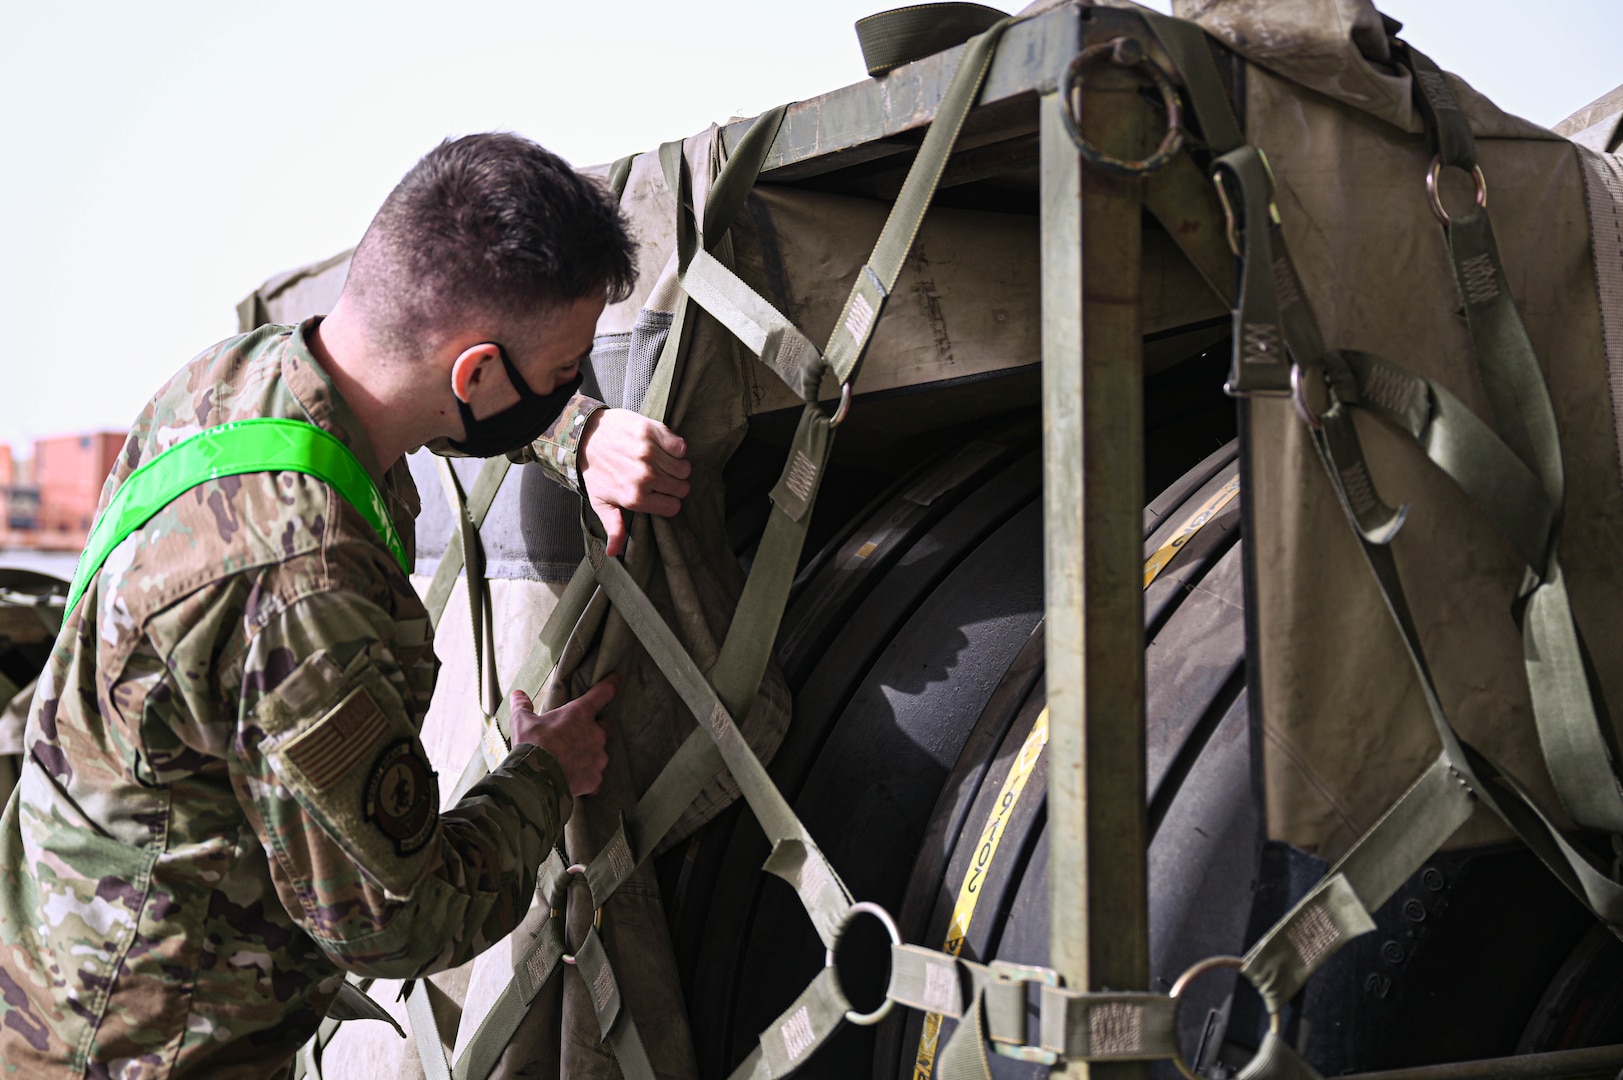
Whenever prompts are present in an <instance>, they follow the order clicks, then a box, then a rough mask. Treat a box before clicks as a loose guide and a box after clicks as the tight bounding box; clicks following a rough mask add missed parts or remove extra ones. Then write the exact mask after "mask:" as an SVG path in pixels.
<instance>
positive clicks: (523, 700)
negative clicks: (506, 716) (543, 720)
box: [507, 690, 535, 712]
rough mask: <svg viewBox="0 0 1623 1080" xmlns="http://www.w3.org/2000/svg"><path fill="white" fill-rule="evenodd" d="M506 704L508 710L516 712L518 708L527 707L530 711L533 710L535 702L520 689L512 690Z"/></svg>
mask: <svg viewBox="0 0 1623 1080" xmlns="http://www.w3.org/2000/svg"><path fill="white" fill-rule="evenodd" d="M507 704H508V711H509V712H518V711H519V710H520V709H528V710H530V711H531V712H534V711H535V702H533V701H531V700H530V695H529V694H526V693H525V692H524V691H522V690H514V691H513V692H512V694H510V695H509V696H508V702H507Z"/></svg>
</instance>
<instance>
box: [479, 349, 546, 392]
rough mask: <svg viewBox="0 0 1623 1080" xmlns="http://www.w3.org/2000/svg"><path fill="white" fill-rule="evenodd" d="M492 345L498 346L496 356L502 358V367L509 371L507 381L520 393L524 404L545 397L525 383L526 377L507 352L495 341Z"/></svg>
mask: <svg viewBox="0 0 1623 1080" xmlns="http://www.w3.org/2000/svg"><path fill="white" fill-rule="evenodd" d="M491 344H492V345H495V346H496V355H497V356H499V357H501V358H502V367H504V368H506V369H507V380H508V381H509V382H511V383H512V384H513V389H514V390H517V391H518V399H519V400H520V401H523V402H531V401H534V400H536V399H537V398H539V397H542V396H543V395H541V394H538V393H536V392H535V391H534V390H531V389H530V384H529V383H527V382H525V381H524V376H522V375H520V374H519V373H518V368H517V367H516V366H515V365H514V364H513V361H511V360H509V359H508V358H507V350H506V349H504V348H502V347H501V345H500V344H498V343H497V342H494V341H493V342H491Z"/></svg>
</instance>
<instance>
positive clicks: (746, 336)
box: [660, 105, 823, 400]
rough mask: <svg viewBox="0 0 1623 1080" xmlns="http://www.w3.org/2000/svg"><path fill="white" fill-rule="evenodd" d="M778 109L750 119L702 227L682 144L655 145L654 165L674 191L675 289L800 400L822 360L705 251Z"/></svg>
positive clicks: (764, 146) (745, 185) (735, 204)
mask: <svg viewBox="0 0 1623 1080" xmlns="http://www.w3.org/2000/svg"><path fill="white" fill-rule="evenodd" d="M785 111H787V106H782V105H780V106H778V107H777V108H775V109H769V110H767V111H766V112H764V113H762V114H761V115H760V116H758V117H756V118H755V121H754V123H752V124H751V125H750V128H749V130H748V131H747V132H745V133H744V137H743V138H742V139H740V140H739V142H738V145H737V146H736V147H734V149H733V152H732V155H731V156H730V157H729V158H728V159H727V164H726V165H725V166H724V167H723V168H722V170H721V172H720V173H719V174H718V175H717V177H716V181H715V183H714V184H713V185H712V186H711V188H710V191H709V194H708V195H707V197H706V199H705V212H704V231H703V232H702V233H701V232H699V231H697V230H696V229H695V227H694V222H693V214H692V209H691V208H692V204H693V199H692V193H691V191H690V184H689V182H688V177H687V171H686V170H685V169H684V168H683V158H682V153H681V148H682V144H681V143H669V144H667V146H668V147H670V148H671V149H669V150H667V149H666V148H665V147H662V148H661V153H660V164H661V165H662V166H663V167H664V170H665V182H666V185H667V186H668V187H669V188H670V190H671V192H672V194H673V195H674V196H676V207H677V213H676V250H677V279H678V280H679V281H680V282H681V283H682V288H683V290H685V291H686V293H687V295H688V296H689V297H690V298H691V299H692V300H693V301H694V302H695V303H697V304H698V305H699V306H700V307H702V308H704V309H705V311H707V312H709V314H710V315H711V317H713V318H714V319H715V320H716V321H717V322H719V323H721V324H722V325H723V326H725V327H726V328H727V329H728V330H730V331H732V333H733V336H734V337H736V338H738V340H739V341H740V342H742V343H743V344H744V346H745V347H746V348H748V349H749V350H750V351H751V352H753V353H754V354H755V355H756V357H757V358H759V359H760V361H761V363H763V364H765V365H766V366H767V367H769V368H771V369H772V370H773V371H774V372H775V373H776V374H777V375H778V377H779V378H781V379H782V380H783V382H784V384H785V385H787V386H788V387H789V388H790V389H791V390H793V391H794V392H795V393H796V394H798V395H800V396H801V397H802V398H805V399H807V400H816V393H817V388H816V386H815V384H814V385H812V387H811V391H810V396H809V397H808V396H807V391H806V389H805V386H806V384H807V381H808V376H810V377H815V375H816V374H817V373H818V372H820V370H821V368H822V360H823V358H822V354H821V353H819V352H818V351H817V346H815V345H813V344H812V343H811V339H810V338H808V337H806V335H805V334H803V333H801V332H800V329H799V328H798V327H797V326H795V325H794V323H792V322H790V321H789V320H788V319H787V318H786V317H784V315H783V313H782V312H780V311H778V309H777V308H775V307H773V306H772V304H771V303H769V302H768V301H767V300H765V299H764V298H762V296H761V295H760V293H758V292H756V291H755V290H754V289H752V288H750V287H749V286H748V285H746V284H745V283H744V281H743V280H742V279H741V278H739V277H738V275H737V274H735V273H733V272H732V270H730V269H728V268H727V267H726V266H725V265H724V264H723V263H722V262H721V261H720V260H719V259H717V258H716V257H715V256H714V255H711V254H710V249H711V248H714V247H715V246H716V244H718V243H719V242H720V241H721V239H722V236H723V234H724V233H725V232H726V231H727V227H728V226H729V225H730V224H731V222H732V220H733V218H735V217H737V216H738V211H739V210H740V209H742V207H743V205H744V200H745V199H746V198H747V197H748V195H749V193H750V190H751V189H752V188H753V187H754V186H755V179H756V177H757V176H759V175H760V172H761V164H762V162H763V161H765V160H766V153H767V151H768V150H769V149H770V148H771V146H772V140H773V139H774V138H775V137H776V136H777V133H778V129H779V127H781V126H782V124H783V115H784V113H785Z"/></svg>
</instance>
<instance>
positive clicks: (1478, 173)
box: [1426, 154, 1488, 227]
mask: <svg viewBox="0 0 1623 1080" xmlns="http://www.w3.org/2000/svg"><path fill="white" fill-rule="evenodd" d="M1464 167H1465V166H1463V165H1457V166H1455V168H1459V169H1463V168H1464ZM1442 173H1443V155H1441V154H1438V155H1437V156H1436V157H1434V158H1432V159H1431V166H1430V167H1429V168H1427V169H1426V198H1427V199H1428V200H1430V202H1431V212H1432V213H1433V214H1436V215H1437V220H1438V221H1440V222H1442V223H1443V225H1444V226H1445V227H1446V226H1447V225H1448V224H1449V222H1450V218H1449V216H1448V211H1447V210H1444V209H1443V198H1442V194H1441V193H1440V192H1439V191H1438V190H1437V181H1438V178H1439V177H1441V176H1442ZM1471 179H1472V180H1473V181H1475V182H1476V207H1477V209H1478V210H1486V209H1487V208H1488V178H1487V177H1485V176H1483V175H1482V166H1480V165H1472V166H1471Z"/></svg>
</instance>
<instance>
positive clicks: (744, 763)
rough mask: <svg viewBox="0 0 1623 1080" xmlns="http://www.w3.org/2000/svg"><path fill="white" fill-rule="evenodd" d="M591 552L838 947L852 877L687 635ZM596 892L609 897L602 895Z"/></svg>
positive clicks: (776, 861) (771, 866)
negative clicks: (845, 876)
mask: <svg viewBox="0 0 1623 1080" xmlns="http://www.w3.org/2000/svg"><path fill="white" fill-rule="evenodd" d="M588 544H589V547H590V557H591V558H592V560H593V562H594V565H595V566H596V568H597V573H598V581H599V582H600V583H601V584H602V586H603V589H604V591H605V592H606V593H607V594H608V597H609V601H610V602H611V603H612V604H614V606H615V609H616V610H617V611H619V612H620V615H621V617H622V618H624V619H625V621H626V625H627V626H629V627H630V628H631V631H632V633H634V634H635V635H636V636H637V640H638V641H640V642H642V646H643V648H644V649H646V650H647V651H648V655H649V657H650V658H651V659H652V660H653V661H654V663H655V664H656V665H657V666H658V667H659V669H660V671H661V672H663V673H664V675H665V677H666V678H667V679H669V680H670V683H671V686H672V687H673V688H674V689H675V690H676V692H677V694H678V696H680V697H681V698H682V701H683V703H684V704H686V705H687V707H688V709H689V711H690V712H692V713H693V715H694V717H695V718H696V719H697V720H698V721H699V726H700V727H701V728H703V729H705V730H706V731H707V732H708V733H709V735H710V737H711V738H712V739H714V740H715V743H716V747H717V748H718V749H719V750H720V751H721V757H722V760H723V761H725V762H726V764H727V767H728V769H729V770H730V771H731V772H732V774H733V779H734V780H736V781H737V782H738V788H739V791H740V792H741V793H742V794H743V796H744V798H745V799H746V800H747V801H748V802H749V805H750V808H751V809H752V810H754V811H755V816H756V817H757V818H758V819H759V820H760V822H761V828H762V830H763V831H764V832H765V833H766V836H767V839H768V840H770V841H771V842H772V855H771V856H770V857H769V858H768V859H767V862H766V869H767V871H769V872H770V873H773V874H776V875H777V876H778V877H781V878H783V879H784V880H785V881H787V882H788V883H789V884H790V885H792V886H793V887H794V889H795V891H796V892H797V893H799V894H800V899H801V903H802V904H804V905H805V907H806V912H807V914H808V915H810V916H811V920H812V923H813V924H814V925H815V926H816V927H817V934H818V936H819V937H820V938H822V940H823V944H824V945H825V946H827V947H829V948H832V947H833V945H834V941H835V936H836V932H837V931H838V929H839V927H840V925H841V924H842V923H843V922H844V921H845V919H846V915H847V912H848V911H849V910H850V907H851V899H850V894H849V893H848V892H847V891H846V888H845V883H844V882H842V881H841V880H840V878H839V875H838V874H836V873H835V872H834V869H833V868H832V867H831V866H829V864H828V861H827V859H825V858H824V857H823V854H822V852H821V851H820V850H819V849H818V847H817V844H816V842H815V841H814V840H813V839H812V837H811V834H810V833H808V832H807V831H806V827H805V826H804V825H802V824H801V823H800V819H799V818H798V817H796V816H795V812H794V810H792V809H791V808H790V806H789V804H788V802H787V801H785V799H784V797H783V794H782V792H780V791H779V790H778V788H777V785H776V784H774V783H773V782H772V778H771V777H770V776H768V775H767V771H766V767H765V766H763V765H762V764H761V759H760V758H758V757H756V756H755V751H753V750H751V749H750V747H749V744H748V743H746V742H745V741H744V736H743V734H742V733H741V732H740V731H739V730H738V726H737V725H736V724H734V723H733V719H732V717H731V716H730V715H729V714H728V711H727V707H726V706H725V705H724V704H723V703H722V701H721V698H720V697H719V696H717V693H716V690H715V688H714V687H712V686H711V685H710V683H709V682H708V681H707V680H706V679H705V677H704V673H703V672H701V671H700V670H699V666H698V664H696V663H695V662H694V660H693V658H692V657H691V656H689V655H688V653H687V650H685V649H684V648H682V643H681V641H679V640H678V639H677V637H676V635H675V633H673V632H672V631H671V628H670V627H669V626H668V625H666V623H665V620H664V619H663V618H661V617H660V614H659V612H658V611H657V610H656V609H655V608H654V606H653V603H652V602H651V601H649V599H648V597H647V596H646V595H645V594H644V593H643V591H642V590H641V589H639V588H638V587H637V584H636V582H634V581H632V580H631V575H630V574H629V573H627V572H626V569H625V567H623V566H621V565H620V563H619V562H618V561H617V560H615V559H610V558H607V557H605V556H604V555H603V554H602V547H601V545H598V544H595V543H592V542H591V541H590V540H589V541H588ZM593 899H594V900H597V901H600V902H601V900H603V899H604V898H603V897H599V896H595V895H594V897H593Z"/></svg>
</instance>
